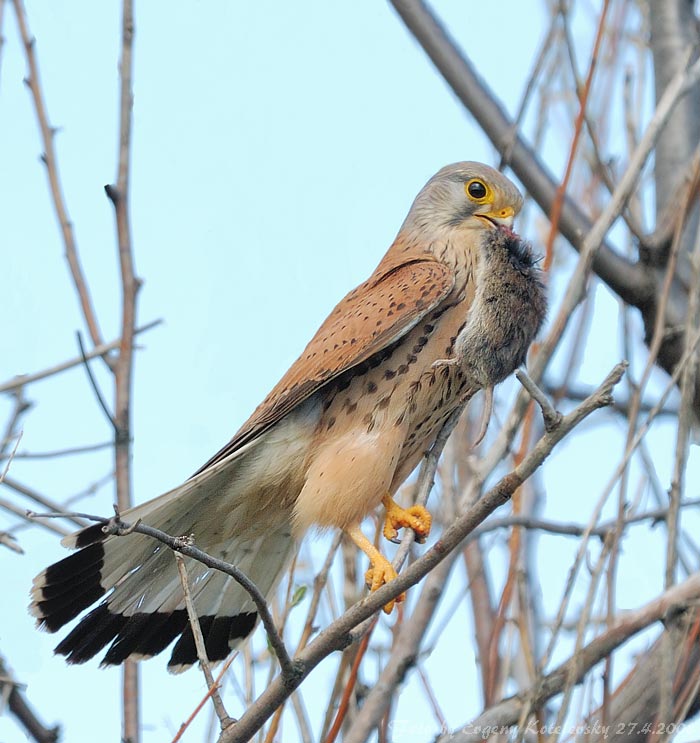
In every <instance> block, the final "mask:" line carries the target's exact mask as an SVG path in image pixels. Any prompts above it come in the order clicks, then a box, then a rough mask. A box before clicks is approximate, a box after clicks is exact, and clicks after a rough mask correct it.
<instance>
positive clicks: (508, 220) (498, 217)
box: [474, 206, 515, 229]
mask: <svg viewBox="0 0 700 743" xmlns="http://www.w3.org/2000/svg"><path fill="white" fill-rule="evenodd" d="M474 216H475V217H479V219H481V220H483V221H484V222H487V223H488V225H489V227H491V228H495V229H498V227H508V228H509V229H510V228H511V227H512V226H513V219H514V218H515V210H514V209H513V207H512V206H506V207H504V208H503V209H496V210H495V211H491V212H487V213H485V214H475V215H474Z"/></svg>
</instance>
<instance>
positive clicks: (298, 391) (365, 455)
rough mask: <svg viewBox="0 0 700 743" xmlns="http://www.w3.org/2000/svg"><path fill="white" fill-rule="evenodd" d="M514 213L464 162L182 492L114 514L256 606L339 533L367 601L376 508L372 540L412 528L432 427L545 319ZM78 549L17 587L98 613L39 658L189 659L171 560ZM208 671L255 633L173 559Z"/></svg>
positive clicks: (65, 614)
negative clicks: (310, 545)
mask: <svg viewBox="0 0 700 743" xmlns="http://www.w3.org/2000/svg"><path fill="white" fill-rule="evenodd" d="M521 205H522V197H521V195H520V193H519V192H518V190H517V189H516V187H515V186H514V185H513V184H512V183H511V182H510V181H509V180H508V179H507V178H506V177H505V176H503V175H502V174H501V173H499V172H498V171H496V170H494V169H493V168H490V167H488V166H486V165H482V164H480V163H475V162H460V163H456V164H453V165H448V166H447V167H445V168H443V169H442V170H440V171H439V172H438V173H437V174H436V175H435V176H433V177H432V178H431V179H430V180H429V181H428V183H427V184H426V185H425V187H424V188H423V189H422V190H421V191H420V193H419V194H418V196H417V197H416V199H415V201H414V203H413V205H412V206H411V209H410V211H409V212H408V216H407V217H406V219H405V221H404V223H403V225H402V226H401V229H400V230H399V232H398V235H397V237H396V239H395V240H394V242H393V244H392V245H391V247H390V248H389V250H388V251H387V253H386V255H385V256H384V257H383V258H382V260H381V261H380V262H379V265H378V266H377V268H376V269H375V271H374V272H373V273H372V275H371V276H370V277H369V278H368V279H367V281H365V282H364V283H363V284H360V285H359V286H358V287H357V288H356V289H353V290H352V291H351V292H350V293H349V294H348V295H347V296H346V297H345V298H344V299H342V300H341V301H340V302H339V304H338V305H337V306H336V307H335V308H334V309H333V311H332V312H331V313H330V315H329V316H328V318H327V319H326V320H325V321H324V323H323V324H322V325H321V327H320V329H319V330H318V332H317V333H316V335H315V336H314V337H313V338H312V340H311V341H310V343H309V344H308V345H307V347H306V348H305V350H304V351H303V353H302V354H301V356H300V357H299V358H298V359H297V360H296V361H295V362H294V363H293V364H292V366H291V368H290V369H289V371H287V373H286V374H285V375H284V376H283V377H282V379H281V380H280V382H279V383H278V384H277V386H276V387H275V388H274V389H273V390H272V392H270V394H269V395H268V396H267V397H266V398H265V400H264V401H263V402H262V403H261V404H260V405H259V406H258V408H257V409H256V410H255V412H254V413H253V414H252V415H251V417H250V418H249V419H248V420H247V421H246V422H245V423H244V424H243V426H242V427H241V428H240V429H239V431H238V432H237V433H236V434H235V435H234V437H233V438H232V439H231V441H230V442H229V443H228V444H226V446H224V447H223V449H221V451H219V452H218V453H217V454H215V455H214V456H213V457H212V458H211V459H210V460H209V461H208V462H207V463H206V464H205V465H204V466H203V467H201V468H200V469H199V470H198V471H197V472H196V473H195V474H194V475H193V476H192V477H191V478H190V479H189V480H187V481H186V482H184V483H183V484H182V485H180V486H179V487H177V488H175V489H174V490H171V491H169V492H167V493H165V494H163V495H161V496H159V497H157V498H155V499H153V500H150V501H148V502H146V503H144V504H142V505H139V506H136V507H135V508H132V509H130V510H129V511H127V512H125V513H123V514H121V516H122V518H123V519H124V520H125V521H128V522H131V523H133V522H135V521H137V520H138V519H140V520H141V521H142V522H143V523H144V524H147V525H150V526H153V527H156V528H158V529H161V530H163V531H165V532H167V533H168V534H171V535H174V536H178V535H183V534H184V535H193V537H194V542H195V544H196V545H197V547H199V548H200V549H202V550H204V551H205V552H207V553H209V554H211V555H213V556H215V557H218V558H220V559H222V560H224V561H226V562H229V563H232V564H234V565H236V566H237V567H238V568H240V570H242V571H243V572H244V573H245V574H246V575H247V576H248V577H249V578H250V579H251V580H252V581H253V582H254V583H255V584H256V585H257V587H258V588H259V589H260V591H261V592H262V593H263V594H265V595H269V594H270V592H271V591H273V589H274V588H275V587H276V584H277V582H278V581H279V579H280V577H281V574H282V572H283V570H284V568H285V566H286V565H287V564H288V561H289V559H290V556H291V555H292V553H293V551H294V549H295V545H296V543H297V541H298V540H299V539H300V538H301V537H302V536H303V534H304V533H305V532H307V530H309V528H311V527H316V528H319V529H330V528H337V529H342V530H343V531H344V532H345V533H346V534H347V535H348V536H349V537H350V538H351V539H352V540H353V541H354V542H355V544H356V545H357V546H358V547H359V548H360V549H361V550H363V551H364V552H365V553H366V554H367V556H368V557H369V561H370V567H369V570H368V572H367V574H366V579H367V583H368V586H369V587H370V588H371V589H372V590H375V589H377V588H378V587H379V586H381V585H383V584H384V583H386V582H388V581H390V580H392V579H393V578H394V577H395V576H396V573H395V571H394V569H393V567H392V566H391V563H390V562H388V560H387V559H386V558H385V557H384V556H383V555H382V554H381V553H380V552H379V551H378V550H377V549H376V548H375V547H374V545H373V544H372V543H371V542H370V541H369V540H368V539H367V537H366V536H365V535H364V534H363V532H362V531H361V529H360V524H361V522H362V521H363V519H364V518H365V517H366V516H367V515H368V514H369V513H370V512H372V511H373V510H374V509H375V508H377V506H379V505H380V504H383V505H384V507H385V510H386V523H385V526H384V535H385V536H386V537H388V538H390V539H392V538H395V537H396V534H397V530H398V529H400V528H405V527H408V528H411V529H413V530H414V531H415V533H416V535H417V537H418V539H419V541H422V540H424V539H425V537H426V536H427V535H428V532H429V530H430V514H429V513H428V512H427V510H426V509H425V508H423V507H419V506H414V507H412V508H408V509H403V508H401V507H400V506H399V505H398V504H397V503H396V502H395V501H394V500H393V498H392V496H393V495H394V493H395V492H396V490H397V489H398V487H399V486H400V485H401V484H402V483H403V482H404V480H406V478H407V477H408V476H409V475H410V473H411V472H412V471H413V470H414V468H415V467H416V466H417V464H418V463H419V461H420V459H421V457H422V456H423V454H424V453H425V452H426V451H427V450H428V449H429V448H430V446H431V445H432V444H433V442H434V440H435V438H436V436H437V434H438V432H439V431H440V429H441V427H442V425H443V424H444V423H445V421H446V420H447V418H448V417H449V416H450V414H451V413H452V412H453V411H454V410H455V409H456V408H457V407H458V406H460V405H462V404H463V403H464V402H465V401H466V400H468V399H469V398H470V397H471V396H472V395H474V394H475V393H476V392H477V391H478V390H480V389H486V390H489V389H491V388H492V387H493V385H494V384H497V383H498V382H500V381H501V380H503V379H504V378H505V377H506V376H507V375H509V374H510V373H511V372H512V371H513V370H514V369H515V368H516V367H517V366H518V365H520V364H521V363H523V362H524V360H525V355H526V352H527V349H528V346H529V345H530V343H531V341H532V340H533V338H534V337H535V335H536V333H537V331H538V329H539V327H540V325H541V323H542V321H543V318H544V316H545V312H546V300H545V293H544V286H543V282H542V277H541V275H540V271H539V269H538V267H537V261H536V259H535V258H534V257H533V254H532V251H531V249H530V248H529V246H528V245H527V244H525V243H523V242H522V241H521V240H520V238H518V236H517V235H515V234H514V233H513V232H511V231H510V227H511V225H512V222H513V218H514V217H515V215H516V214H517V213H518V211H519V210H520V208H521ZM64 544H65V545H66V546H68V547H72V548H77V549H78V551H77V552H76V553H74V554H72V555H70V556H69V557H66V558H65V559H63V560H61V561H60V562H57V563H55V564H54V565H51V566H50V567H48V568H47V569H46V570H44V571H43V572H42V573H41V574H40V575H38V576H37V577H36V578H35V580H34V586H33V589H32V604H31V607H30V611H31V613H32V614H33V615H34V616H35V617H36V618H37V620H38V624H39V625H40V626H41V627H43V628H44V629H46V630H48V631H50V632H55V631H56V630H58V629H59V628H61V627H62V626H64V625H65V624H67V623H68V622H70V621H71V620H73V619H74V618H76V617H77V616H78V615H79V614H81V613H82V612H83V611H84V610H86V609H88V608H89V607H90V606H91V605H92V604H94V603H95V602H97V601H98V600H99V599H101V598H103V597H105V598H104V600H103V601H102V602H101V603H100V604H98V606H97V607H96V608H94V609H93V610H92V611H90V612H89V613H88V614H87V615H85V616H84V617H83V618H82V619H81V621H80V622H79V623H78V624H77V626H76V627H75V628H74V629H73V630H72V631H71V632H70V633H69V634H68V635H67V636H66V637H65V639H63V641H62V642H61V643H60V644H59V645H58V646H57V648H56V652H57V653H60V654H62V655H64V656H66V659H67V661H68V662H69V663H82V662H84V661H86V660H88V659H90V658H92V657H93V656H94V655H96V654H97V653H98V652H100V651H101V650H102V649H103V648H105V647H106V646H107V645H109V647H108V649H107V651H106V654H105V655H104V657H103V659H102V664H104V665H112V664H119V663H121V662H123V661H124V660H125V659H126V658H135V659H138V658H145V657H151V656H153V655H156V654H157V653H159V652H161V651H162V650H164V649H165V648H166V647H167V646H168V645H169V644H170V643H171V642H172V641H173V640H175V638H179V639H178V640H177V642H176V644H175V646H174V648H173V650H172V655H171V658H170V661H169V663H168V668H169V670H171V671H179V670H182V669H183V668H186V667H188V666H189V665H191V664H193V663H195V662H196V661H197V655H196V650H195V645H194V638H193V635H192V630H191V629H190V625H189V622H188V618H187V613H186V608H185V602H184V597H183V592H182V587H181V583H180V579H179V576H178V571H177V567H176V563H175V559H174V558H173V555H172V554H171V552H170V550H169V549H168V548H167V547H165V546H164V545H163V544H161V543H160V542H157V541H155V540H153V539H151V538H150V537H148V536H145V535H143V534H139V533H131V534H128V535H126V536H116V535H114V534H111V535H107V534H105V532H104V531H103V529H102V525H101V524H95V525H93V526H90V527H87V528H85V529H83V530H82V531H79V532H77V533H76V534H74V535H72V536H70V537H67V538H66V539H65V540H64ZM187 566H188V576H189V583H190V586H191V591H192V596H193V601H194V605H195V609H196V611H197V614H198V616H199V619H200V624H201V628H202V632H203V635H204V639H205V644H206V651H207V655H208V657H209V659H210V660H211V661H218V660H222V659H223V658H225V657H226V656H227V655H228V654H229V653H230V652H231V649H232V648H233V647H234V646H235V645H236V643H237V642H238V641H240V640H241V639H242V638H244V637H246V636H247V635H248V634H249V633H250V632H251V631H252V629H253V626H254V624H255V621H256V612H255V606H254V604H253V602H252V600H251V599H250V597H249V595H248V594H247V593H246V591H245V590H244V589H243V588H242V587H241V586H240V585H239V584H238V583H236V582H235V581H234V580H233V579H232V578H231V577H229V576H228V575H225V574H223V573H221V572H218V571H214V570H211V569H209V568H207V567H205V566H204V565H203V564H201V563H199V562H195V561H192V560H189V559H188V560H187Z"/></svg>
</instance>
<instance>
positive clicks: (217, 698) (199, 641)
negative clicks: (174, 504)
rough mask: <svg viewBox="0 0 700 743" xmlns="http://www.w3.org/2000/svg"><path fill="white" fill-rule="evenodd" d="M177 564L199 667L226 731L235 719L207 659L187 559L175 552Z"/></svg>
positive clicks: (220, 721) (223, 728)
mask: <svg viewBox="0 0 700 743" xmlns="http://www.w3.org/2000/svg"><path fill="white" fill-rule="evenodd" d="M173 556H174V557H175V562H176V563H177V572H178V575H179V576H180V585H181V586H182V592H183V594H184V596H185V607H186V608H187V618H188V619H189V621H190V629H191V630H192V636H193V637H194V646H195V648H196V649H197V658H199V665H200V666H201V668H202V673H203V674H204V678H205V679H206V682H207V688H208V689H209V692H210V695H211V701H212V704H213V705H214V710H215V711H216V715H217V717H218V718H219V723H220V725H221V729H222V730H225V729H226V728H227V727H228V726H229V725H230V724H231V723H232V722H233V719H232V718H231V717H229V715H228V713H227V712H226V708H225V707H224V703H223V702H222V701H221V694H219V684H218V683H217V682H216V681H215V680H214V674H213V673H212V672H211V665H210V663H209V658H208V657H207V647H206V644H205V642H204V636H203V635H202V627H201V625H200V624H199V617H198V616H197V610H196V609H195V606H194V601H192V593H191V591H190V584H189V581H188V579H187V568H186V567H185V558H184V557H183V556H182V555H181V554H180V553H179V552H173Z"/></svg>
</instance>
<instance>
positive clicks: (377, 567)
mask: <svg viewBox="0 0 700 743" xmlns="http://www.w3.org/2000/svg"><path fill="white" fill-rule="evenodd" d="M345 533H346V534H347V535H348V536H349V537H350V539H352V541H353V542H355V544H356V545H357V546H358V547H359V548H360V549H361V550H362V551H363V552H364V553H365V554H366V555H367V557H369V565H370V567H369V570H368V571H367V572H366V573H365V583H366V584H367V587H368V588H369V590H370V591H376V590H377V589H378V588H381V587H382V586H383V585H384V584H385V583H388V582H389V581H392V580H394V578H396V577H397V573H396V570H394V566H393V565H392V564H391V563H390V562H389V560H387V559H386V557H384V555H383V554H382V553H381V552H380V551H379V550H378V549H377V548H376V547H375V546H374V545H373V544H372V542H370V541H369V539H367V537H366V536H365V535H364V534H363V532H362V529H360V527H359V525H358V526H352V527H350V528H349V529H345ZM405 598H406V594H405V593H402V594H400V595H399V596H397V597H396V598H395V599H392V600H391V601H390V602H389V603H388V604H386V605H385V606H384V611H385V612H386V613H387V614H391V610H392V609H393V608H394V604H395V603H399V602H400V601H403V600H404V599H405Z"/></svg>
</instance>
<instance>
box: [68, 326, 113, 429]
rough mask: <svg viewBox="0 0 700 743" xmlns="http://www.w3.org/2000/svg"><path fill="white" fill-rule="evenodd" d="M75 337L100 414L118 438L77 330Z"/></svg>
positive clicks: (81, 337)
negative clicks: (100, 410) (101, 413)
mask: <svg viewBox="0 0 700 743" xmlns="http://www.w3.org/2000/svg"><path fill="white" fill-rule="evenodd" d="M75 337H76V339H77V341H78V348H79V349H80V356H81V358H82V360H83V367H84V369H85V371H86V373H87V376H88V380H89V382H90V386H91V387H92V391H93V392H94V393H95V397H96V398H97V402H98V403H99V405H100V407H101V408H102V412H103V413H104V414H105V418H107V420H108V421H109V424H110V425H111V426H112V429H113V431H114V434H115V436H118V435H119V429H118V428H117V422H116V421H115V420H114V416H113V415H112V412H111V411H110V409H109V408H108V407H107V402H106V400H105V399H104V396H103V395H102V390H100V387H99V385H98V384H97V380H96V379H95V377H94V375H93V373H92V369H91V368H90V363H89V362H88V360H87V357H86V355H85V346H84V345H83V336H82V334H81V333H80V331H79V330H78V331H76V333H75Z"/></svg>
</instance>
